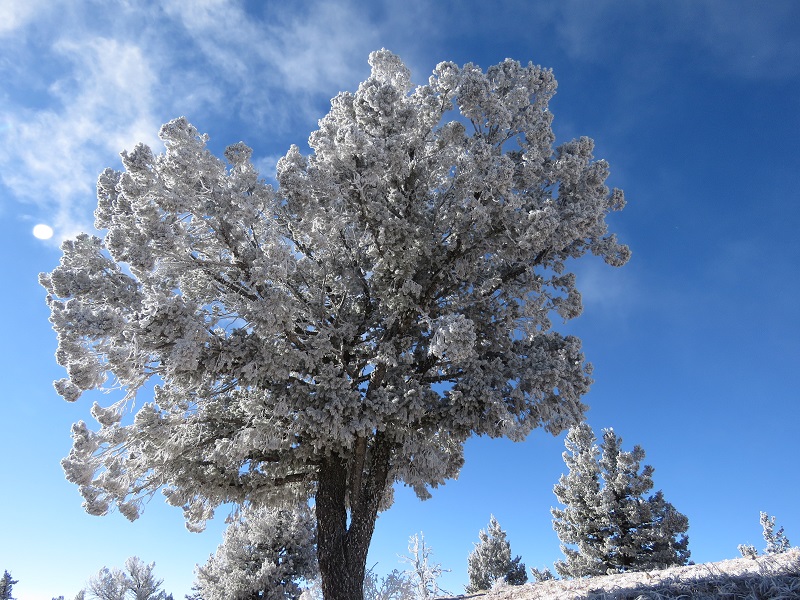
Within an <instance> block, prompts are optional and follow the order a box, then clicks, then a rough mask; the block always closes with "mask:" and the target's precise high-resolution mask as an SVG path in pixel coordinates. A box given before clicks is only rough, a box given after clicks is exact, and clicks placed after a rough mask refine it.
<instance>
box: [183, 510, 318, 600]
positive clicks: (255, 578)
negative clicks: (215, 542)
mask: <svg viewBox="0 0 800 600" xmlns="http://www.w3.org/2000/svg"><path fill="white" fill-rule="evenodd" d="M314 530H315V525H314V521H313V518H312V514H311V511H309V510H308V508H307V507H304V508H302V509H297V508H295V507H292V508H289V509H287V508H263V507H261V508H254V507H251V506H248V507H246V508H245V509H243V510H242V511H241V514H240V515H239V518H238V519H237V520H235V521H233V522H232V523H231V524H230V525H229V526H228V529H227V530H226V531H225V534H224V538H223V541H222V544H220V546H219V548H218V549H217V552H216V554H215V555H213V556H212V557H211V558H210V559H209V561H208V562H207V563H206V564H205V565H204V566H202V567H198V569H197V579H196V581H195V586H194V589H195V590H197V591H198V592H199V595H200V597H202V598H203V600H250V599H251V598H261V599H263V600H286V599H296V598H299V597H300V594H301V593H302V589H301V587H300V584H301V582H302V581H303V580H311V579H313V578H314V577H315V575H316V572H317V564H316V563H317V561H316V547H315V545H314V544H315V534H314Z"/></svg>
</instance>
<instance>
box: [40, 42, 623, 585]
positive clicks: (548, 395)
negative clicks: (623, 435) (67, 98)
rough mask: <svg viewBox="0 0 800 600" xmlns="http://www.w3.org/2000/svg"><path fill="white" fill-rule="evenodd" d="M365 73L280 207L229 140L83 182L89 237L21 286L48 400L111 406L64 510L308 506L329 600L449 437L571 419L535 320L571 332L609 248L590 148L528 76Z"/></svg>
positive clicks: (603, 190)
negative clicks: (56, 370)
mask: <svg viewBox="0 0 800 600" xmlns="http://www.w3.org/2000/svg"><path fill="white" fill-rule="evenodd" d="M369 62H370V65H371V66H372V70H371V74H370V76H369V77H368V79H367V80H365V81H364V82H363V83H362V84H361V85H359V87H358V89H357V90H356V91H355V92H352V93H351V92H342V93H341V94H338V95H337V96H336V97H335V98H334V99H333V101H332V102H331V110H330V112H329V113H328V114H327V115H326V116H325V117H323V118H322V119H321V120H320V121H319V129H318V130H317V131H315V132H313V133H312V134H311V135H310V136H309V138H308V143H309V148H310V151H311V152H310V153H309V154H307V155H304V154H302V153H301V151H300V149H299V148H298V147H297V146H292V147H290V149H289V151H288V152H287V153H286V155H285V156H284V157H283V158H281V159H280V161H279V162H278V165H277V172H276V175H277V182H278V187H277V188H274V187H272V186H270V185H268V184H267V183H266V182H265V181H264V180H263V179H262V178H261V177H259V175H258V172H257V171H256V168H255V166H254V165H253V163H252V161H251V156H252V150H251V149H250V148H248V147H247V146H246V145H244V144H243V143H237V144H234V145H232V146H229V147H228V148H227V149H226V150H225V152H224V156H225V159H221V158H218V157H216V156H214V155H213V154H212V153H211V151H210V150H209V148H208V145H207V141H208V138H207V136H205V135H203V134H201V133H200V131H199V130H198V129H196V128H195V127H194V126H192V125H191V124H190V123H189V122H188V121H187V120H186V119H185V118H179V119H175V120H173V121H171V122H169V123H167V124H166V125H165V126H164V127H163V128H162V129H161V132H160V137H161V139H162V141H163V143H164V152H155V151H153V150H152V149H151V148H150V147H148V146H146V145H144V144H139V145H137V146H136V147H135V148H134V149H133V150H132V151H130V152H123V153H122V164H123V167H124V169H123V171H116V170H114V169H106V170H105V171H103V173H102V174H101V175H100V177H99V179H98V183H97V190H98V192H97V195H98V205H97V209H96V211H95V219H96V220H95V225H96V227H97V229H98V230H102V231H104V234H103V235H104V237H103V238H102V239H101V238H100V237H97V236H93V235H87V234H80V235H78V236H77V237H76V238H75V239H72V240H68V241H66V242H64V245H63V246H62V249H63V251H64V254H63V256H62V259H61V264H60V265H59V266H58V267H56V269H54V271H53V272H52V273H44V274H42V275H41V276H40V281H41V283H42V285H43V286H44V287H45V289H46V290H47V302H48V306H49V307H50V309H51V321H52V324H53V327H54V329H55V330H56V333H57V336H58V340H59V346H58V350H57V352H56V357H57V360H58V362H59V363H60V364H61V365H62V366H64V367H65V369H66V374H67V376H68V377H67V378H63V379H59V380H58V381H57V382H56V383H55V387H56V390H57V391H58V393H59V394H61V395H62V396H63V397H64V398H65V399H66V400H69V401H76V400H78V398H79V397H80V396H81V395H82V394H83V392H85V391H89V390H106V389H108V390H109V391H112V392H114V393H116V392H122V393H121V394H120V395H119V397H118V398H116V400H115V401H112V402H110V403H106V404H104V405H101V404H99V403H98V404H95V405H94V407H93V409H92V416H93V418H94V420H95V421H96V422H97V424H96V425H92V426H90V425H87V424H86V423H85V422H83V421H80V422H78V423H76V424H75V425H74V427H73V432H72V433H73V446H72V450H71V451H70V454H69V456H68V457H66V458H65V459H64V460H63V462H62V465H63V467H64V470H65V473H66V476H67V479H68V480H69V481H71V482H73V483H75V484H76V485H77V486H78V488H79V490H80V492H81V494H82V496H83V497H84V501H85V504H84V505H85V508H86V510H87V512H89V513H90V514H94V515H105V514H107V513H108V512H109V511H111V510H114V509H116V510H119V511H120V512H121V513H122V514H123V515H125V516H126V517H127V518H129V519H131V520H134V519H136V518H138V516H139V514H140V512H141V510H142V507H143V505H144V503H145V502H146V501H148V500H149V499H150V498H152V497H153V495H154V494H155V493H156V492H157V491H160V492H162V493H163V495H164V497H165V498H166V501H167V502H168V503H169V504H170V505H173V506H176V507H182V508H183V509H184V515H185V517H186V521H187V525H188V526H189V527H190V528H192V529H193V530H200V529H202V527H203V526H204V524H205V523H206V521H207V520H208V519H209V518H211V516H212V515H213V514H214V510H215V509H216V508H218V507H219V506H221V505H225V504H229V503H233V504H237V505H240V506H244V505H247V504H248V503H256V504H259V503H262V502H263V501H264V500H265V499H270V500H272V499H275V500H282V501H287V502H288V501H290V502H295V503H298V504H301V505H303V504H307V503H308V502H309V501H313V502H314V505H315V507H316V511H315V515H316V520H317V544H318V546H319V551H318V556H319V569H320V571H321V573H322V582H323V589H324V593H325V597H326V599H327V600H360V599H361V598H362V597H363V591H362V584H363V581H364V573H365V570H366V562H367V555H368V551H369V545H370V540H371V539H372V535H373V533H374V528H375V521H376V519H377V515H378V512H379V511H380V510H383V509H386V508H388V507H389V505H390V504H391V496H392V493H391V492H392V486H393V485H394V483H395V482H403V483H404V484H406V485H408V486H410V487H412V488H413V489H414V490H415V491H416V492H417V494H418V495H419V496H420V497H422V498H426V497H428V496H429V495H430V493H431V492H430V490H431V489H433V488H436V487H438V486H440V485H442V484H443V483H444V482H445V481H446V480H448V479H452V478H454V477H456V476H457V475H458V473H459V470H460V469H461V466H462V465H463V463H464V454H463V445H464V443H465V442H466V440H467V439H468V438H470V437H471V436H473V435H487V436H490V437H493V438H496V437H508V438H510V439H512V440H522V439H524V438H525V437H526V436H527V435H528V433H530V432H531V431H532V430H533V429H534V428H537V427H542V428H543V429H545V430H546V431H548V432H550V433H554V434H557V433H559V432H560V431H562V430H564V429H566V428H567V427H569V426H571V425H573V424H574V423H577V422H579V421H580V419H581V418H582V416H583V413H584V411H585V410H586V406H585V405H584V404H583V403H582V402H581V398H582V397H583V394H585V393H586V392H587V391H588V389H589V385H590V383H591V379H590V377H589V365H588V364H587V363H586V361H585V360H584V356H583V353H582V350H581V342H580V340H579V339H578V338H576V337H575V336H573V335H566V334H562V333H560V332H558V331H557V330H554V329H553V323H552V317H553V316H554V314H557V315H558V316H559V317H561V319H564V320H569V319H572V318H574V317H577V316H578V315H580V313H581V310H582V306H581V295H580V292H579V290H578V288H577V287H576V281H577V280H576V277H575V274H574V273H572V272H570V270H569V269H570V268H571V267H572V265H573V264H575V260H576V259H579V258H580V257H581V256H583V255H587V254H592V255H595V256H597V257H601V258H603V259H604V260H605V262H606V263H608V264H609V265H614V266H622V265H623V264H625V262H627V260H628V258H629V255H630V251H629V249H628V248H627V246H624V245H621V244H619V243H618V241H617V239H616V237H615V235H614V234H611V233H610V232H609V229H608V224H607V222H606V217H607V216H608V215H609V214H610V213H611V212H614V211H618V210H621V209H622V208H623V207H624V205H625V199H624V195H623V193H622V192H621V191H620V190H616V189H610V188H609V187H608V186H606V179H607V177H608V174H609V166H608V164H607V163H606V162H605V161H602V160H595V159H594V157H593V152H594V142H593V141H592V140H591V139H589V138H586V137H582V138H579V139H576V140H572V141H568V142H565V143H563V144H560V145H558V146H554V140H555V137H554V135H553V131H552V127H551V123H552V113H551V112H550V110H549V109H548V102H549V100H550V98H551V97H552V96H553V94H554V93H555V89H556V81H555V79H554V77H553V74H552V72H551V71H549V70H548V69H542V68H541V67H538V66H535V65H533V64H529V65H527V66H523V65H521V64H520V63H518V62H516V61H513V60H506V61H504V62H502V63H500V64H498V65H495V66H492V67H489V69H488V70H487V71H485V72H484V71H482V70H481V69H480V68H479V67H477V66H475V65H473V64H467V65H465V66H464V67H463V68H462V67H458V66H457V65H455V64H454V63H450V62H443V63H440V64H439V65H437V67H436V69H435V71H434V72H433V74H432V75H431V77H430V78H429V79H428V83H427V84H425V85H419V86H418V85H415V84H413V80H412V77H411V73H410V71H409V69H408V68H407V67H406V66H405V65H404V64H403V62H402V61H401V60H400V58H399V57H397V56H395V55H394V54H392V53H391V52H389V51H387V50H380V51H378V52H374V53H372V54H371V55H370V61H369ZM148 381H153V382H157V383H158V385H156V386H155V387H154V386H151V385H147V382H148ZM112 382H113V383H112ZM443 384H444V385H443ZM112 395H113V394H112ZM134 398H137V399H138V400H139V401H138V402H137V403H136V406H137V408H136V414H135V415H134V416H132V418H130V419H127V418H126V419H125V421H124V422H123V420H122V416H123V413H124V412H125V409H126V407H131V406H132V405H133V402H132V401H133V399H134Z"/></svg>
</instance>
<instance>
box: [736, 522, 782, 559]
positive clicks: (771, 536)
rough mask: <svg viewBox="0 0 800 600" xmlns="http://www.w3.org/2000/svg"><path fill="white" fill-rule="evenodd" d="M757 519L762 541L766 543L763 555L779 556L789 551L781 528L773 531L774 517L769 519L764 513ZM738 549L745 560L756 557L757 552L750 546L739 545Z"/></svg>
mask: <svg viewBox="0 0 800 600" xmlns="http://www.w3.org/2000/svg"><path fill="white" fill-rule="evenodd" d="M759 517H760V518H759V522H760V523H761V529H762V534H763V536H764V541H765V542H767V547H766V548H765V549H764V554H780V553H782V552H786V551H787V550H789V549H790V548H791V544H790V543H789V540H788V538H787V537H786V534H785V533H784V532H783V527H781V528H780V529H778V531H775V517H771V516H769V515H768V514H767V513H765V512H761V513H760V515H759ZM738 548H739V552H740V553H741V554H742V556H743V557H745V558H756V557H757V556H758V550H756V547H755V546H753V545H751V544H739V547H738Z"/></svg>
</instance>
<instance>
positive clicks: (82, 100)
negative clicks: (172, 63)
mask: <svg viewBox="0 0 800 600" xmlns="http://www.w3.org/2000/svg"><path fill="white" fill-rule="evenodd" d="M52 51H53V53H54V55H55V56H57V57H58V58H59V59H62V60H64V61H65V62H66V64H68V65H69V67H70V69H69V71H68V73H66V74H65V75H64V76H63V77H60V78H58V79H56V80H55V81H53V82H52V84H51V85H50V87H49V90H48V96H49V97H48V99H47V100H48V107H47V108H45V109H41V108H40V109H37V108H34V107H32V106H25V105H19V104H17V105H14V104H7V105H6V106H5V107H4V108H3V109H2V111H1V112H0V119H1V120H2V122H3V123H5V124H6V129H5V131H4V132H3V134H2V135H3V144H2V146H1V147H0V165H2V180H3V183H4V184H5V186H6V187H8V188H9V189H10V190H11V191H12V193H13V194H14V195H15V196H16V197H17V199H19V200H23V201H26V202H29V203H33V204H35V205H38V207H39V208H40V209H49V210H48V212H49V213H50V218H51V219H52V224H53V225H54V226H55V227H56V230H57V232H58V237H60V238H63V237H64V236H69V235H73V234H74V233H76V231H77V230H85V229H86V228H87V225H88V224H90V223H87V221H88V219H89V218H90V215H91V210H90V207H91V206H92V205H93V204H94V182H95V180H96V177H97V174H98V173H99V172H100V170H101V169H102V168H103V166H105V163H107V162H108V159H109V157H112V156H115V155H116V154H117V153H118V152H119V151H120V150H121V149H122V148H126V147H127V148H130V147H132V146H133V145H134V144H135V142H136V141H137V140H142V141H152V140H153V139H154V138H155V135H154V134H155V133H156V132H157V123H156V120H155V119H154V117H153V113H152V104H153V101H152V91H153V85H154V80H155V78H154V74H153V72H152V71H151V69H150V67H149V65H148V61H147V58H146V56H145V55H144V53H143V51H142V49H141V48H139V47H137V46H135V45H131V44H127V43H124V42H119V41H116V40H112V39H106V38H102V37H93V38H88V39H84V40H82V41H77V40H74V39H62V40H59V41H57V42H56V43H55V44H54V45H53V48H52ZM38 102H41V99H38Z"/></svg>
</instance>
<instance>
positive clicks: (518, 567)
mask: <svg viewBox="0 0 800 600" xmlns="http://www.w3.org/2000/svg"><path fill="white" fill-rule="evenodd" d="M478 538H479V539H480V541H479V542H478V543H477V544H475V548H473V550H472V552H471V553H470V555H469V558H468V559H467V572H468V574H469V585H468V586H466V591H467V593H469V594H471V593H474V592H478V591H480V590H489V589H491V588H492V586H493V585H494V584H495V583H496V582H497V581H499V580H501V579H502V580H504V581H505V582H506V583H507V584H509V585H522V584H523V583H525V582H526V581H528V574H527V573H526V572H525V563H521V562H520V561H521V558H520V557H519V556H517V557H515V558H514V559H512V558H511V544H510V542H509V541H508V539H507V535H506V532H505V531H503V529H502V528H501V527H500V523H498V522H497V519H495V518H494V515H492V516H491V518H490V520H489V526H488V527H487V528H486V530H483V529H481V531H480V533H479V534H478Z"/></svg>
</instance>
